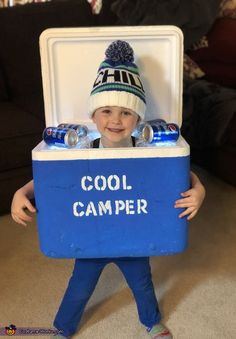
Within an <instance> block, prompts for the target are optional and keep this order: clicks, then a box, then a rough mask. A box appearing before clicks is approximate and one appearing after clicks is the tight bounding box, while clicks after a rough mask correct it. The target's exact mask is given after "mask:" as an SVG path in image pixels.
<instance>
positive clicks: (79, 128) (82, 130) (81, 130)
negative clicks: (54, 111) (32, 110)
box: [57, 123, 88, 137]
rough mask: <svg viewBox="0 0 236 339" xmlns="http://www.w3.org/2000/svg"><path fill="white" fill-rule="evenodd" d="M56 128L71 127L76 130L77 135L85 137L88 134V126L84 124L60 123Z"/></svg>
mask: <svg viewBox="0 0 236 339" xmlns="http://www.w3.org/2000/svg"><path fill="white" fill-rule="evenodd" d="M57 128H72V129H74V130H75V131H76V132H77V134H78V136H79V137H85V136H86V135H88V127H87V126H85V125H77V124H66V123H61V124H60V125H58V126H57Z"/></svg>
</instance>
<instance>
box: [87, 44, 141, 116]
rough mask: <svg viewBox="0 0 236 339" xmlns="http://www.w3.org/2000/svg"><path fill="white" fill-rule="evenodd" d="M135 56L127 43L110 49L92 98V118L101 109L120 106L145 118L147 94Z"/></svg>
mask: <svg viewBox="0 0 236 339" xmlns="http://www.w3.org/2000/svg"><path fill="white" fill-rule="evenodd" d="M133 54H134V53H133V49H132V48H131V46H130V45H129V44H128V43H127V42H126V41H121V40H117V41H114V42H112V43H111V44H110V45H109V46H108V48H107V50H106V52H105V55H106V59H105V60H104V61H103V62H102V63H101V65H100V67H99V69H98V74H97V78H96V80H95V82H94V85H93V89H92V92H91V94H90V97H89V104H88V106H89V107H88V110H89V116H90V117H92V115H93V113H94V112H95V110H96V109H98V108H100V107H104V106H120V107H124V108H129V109H131V110H133V111H134V112H135V113H137V114H138V115H139V116H140V118H141V119H144V113H145V109H146V101H145V92H144V89H143V85H142V82H141V80H140V76H139V71H138V67H137V66H136V64H135V63H134V62H133V61H134V55H133Z"/></svg>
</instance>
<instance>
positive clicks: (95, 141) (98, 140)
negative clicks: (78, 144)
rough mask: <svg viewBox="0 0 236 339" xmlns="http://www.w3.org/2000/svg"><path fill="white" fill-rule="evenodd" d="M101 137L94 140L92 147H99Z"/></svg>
mask: <svg viewBox="0 0 236 339" xmlns="http://www.w3.org/2000/svg"><path fill="white" fill-rule="evenodd" d="M99 142H100V138H98V139H95V140H93V142H92V148H99Z"/></svg>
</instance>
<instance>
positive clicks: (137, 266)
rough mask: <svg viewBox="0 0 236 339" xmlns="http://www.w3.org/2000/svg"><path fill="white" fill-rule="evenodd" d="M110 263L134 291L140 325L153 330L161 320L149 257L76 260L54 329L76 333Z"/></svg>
mask: <svg viewBox="0 0 236 339" xmlns="http://www.w3.org/2000/svg"><path fill="white" fill-rule="evenodd" d="M108 263H115V264H116V265H117V266H118V267H119V269H120V270H121V272H122V273H123V275H124V276H125V279H126V281H127V283H128V285H129V287H130V288H131V290H132V292H133V295H134V298H135V301H136V304H137V309H138V314H139V319H140V321H141V323H142V324H144V325H145V326H146V327H152V326H153V325H155V324H156V323H158V322H159V321H160V319H161V314H160V312H159V308H158V303H157V299H156V296H155V292H154V288H153V283H152V276H151V268H150V264H149V258H146V257H144V258H108V259H103V258H102V259H76V260H75V267H74V271H73V274H72V276H71V278H70V281H69V284H68V287H67V290H66V292H65V295H64V298H63V300H62V303H61V305H60V307H59V310H58V313H57V315H56V318H55V320H54V326H55V327H56V328H57V329H58V330H61V331H63V334H64V335H65V336H70V335H73V334H74V333H75V332H76V329H77V327H78V325H79V323H80V320H81V317H82V315H83V312H84V308H85V306H86V304H87V302H88V300H89V298H90V296H91V295H92V293H93V291H94V289H95V287H96V284H97V282H98V279H99V277H100V275H101V273H102V270H103V268H104V267H105V266H106V265H107V264H108Z"/></svg>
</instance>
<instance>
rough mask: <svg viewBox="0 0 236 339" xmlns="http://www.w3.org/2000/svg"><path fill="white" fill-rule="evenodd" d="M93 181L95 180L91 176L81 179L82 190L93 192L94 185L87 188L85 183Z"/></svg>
mask: <svg viewBox="0 0 236 339" xmlns="http://www.w3.org/2000/svg"><path fill="white" fill-rule="evenodd" d="M86 180H87V181H90V182H91V181H92V180H93V179H92V178H91V177H89V176H85V177H83V178H82V179H81V188H82V189H83V190H84V191H91V189H92V188H93V186H92V185H89V186H86V182H85V181H86Z"/></svg>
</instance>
